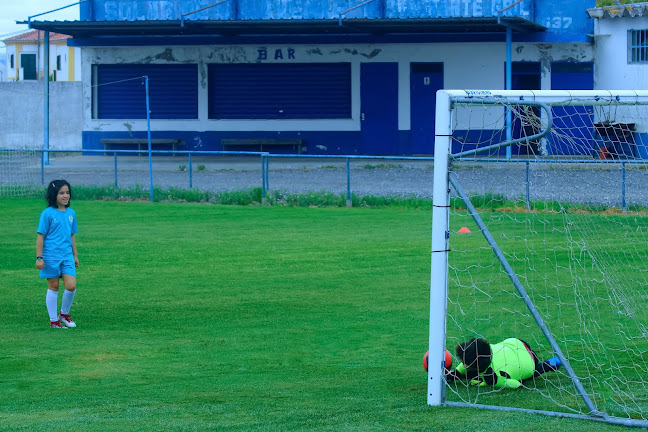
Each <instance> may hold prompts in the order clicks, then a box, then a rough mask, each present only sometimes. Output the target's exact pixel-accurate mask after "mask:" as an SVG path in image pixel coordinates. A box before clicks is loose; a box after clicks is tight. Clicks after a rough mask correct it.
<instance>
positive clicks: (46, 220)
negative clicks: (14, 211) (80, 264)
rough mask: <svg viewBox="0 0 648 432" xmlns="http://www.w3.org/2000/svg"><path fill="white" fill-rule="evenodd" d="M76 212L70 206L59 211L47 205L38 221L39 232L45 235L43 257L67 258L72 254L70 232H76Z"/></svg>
mask: <svg viewBox="0 0 648 432" xmlns="http://www.w3.org/2000/svg"><path fill="white" fill-rule="evenodd" d="M77 231H78V230H77V220H76V212H75V211H74V210H72V209H71V208H69V207H68V208H66V209H65V211H60V210H57V209H55V208H54V207H47V208H46V209H45V210H43V213H41V216H40V221H39V222H38V230H37V232H38V233H39V234H43V235H44V236H45V241H44V242H43V257H44V258H46V259H68V258H69V257H70V256H71V255H72V234H76V233H77Z"/></svg>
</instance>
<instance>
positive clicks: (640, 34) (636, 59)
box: [628, 30, 648, 63]
mask: <svg viewBox="0 0 648 432" xmlns="http://www.w3.org/2000/svg"><path fill="white" fill-rule="evenodd" d="M628 63H648V30H628Z"/></svg>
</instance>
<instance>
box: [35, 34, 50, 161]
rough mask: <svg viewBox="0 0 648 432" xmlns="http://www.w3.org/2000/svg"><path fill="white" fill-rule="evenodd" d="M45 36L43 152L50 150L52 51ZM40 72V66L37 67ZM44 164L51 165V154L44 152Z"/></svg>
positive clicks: (48, 35)
mask: <svg viewBox="0 0 648 432" xmlns="http://www.w3.org/2000/svg"><path fill="white" fill-rule="evenodd" d="M43 33H44V34H45V43H44V44H43V82H44V83H45V90H44V96H45V97H44V98H43V105H44V111H43V121H44V125H43V150H48V149H49V50H50V34H49V32H48V31H44V32H43ZM36 70H38V65H37V66H36ZM43 164H45V165H49V153H48V152H43Z"/></svg>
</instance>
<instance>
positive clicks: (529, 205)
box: [526, 161, 531, 210]
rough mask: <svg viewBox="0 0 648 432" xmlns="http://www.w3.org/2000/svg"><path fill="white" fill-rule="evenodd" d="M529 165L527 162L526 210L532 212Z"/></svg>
mask: <svg viewBox="0 0 648 432" xmlns="http://www.w3.org/2000/svg"><path fill="white" fill-rule="evenodd" d="M529 165H530V162H529V161H527V163H526V208H527V210H531V200H530V196H531V191H530V187H529Z"/></svg>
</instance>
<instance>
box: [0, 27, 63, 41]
mask: <svg viewBox="0 0 648 432" xmlns="http://www.w3.org/2000/svg"><path fill="white" fill-rule="evenodd" d="M44 33H45V32H44V31H38V30H31V31H27V32H25V33H21V34H19V35H17V36H12V37H9V38H7V39H4V40H3V41H2V42H4V43H5V44H7V43H18V42H38V41H43V40H44V39H45V34H44ZM49 36H50V42H56V41H64V40H67V39H69V38H71V37H72V36H69V35H65V34H60V33H50V35H49Z"/></svg>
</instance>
